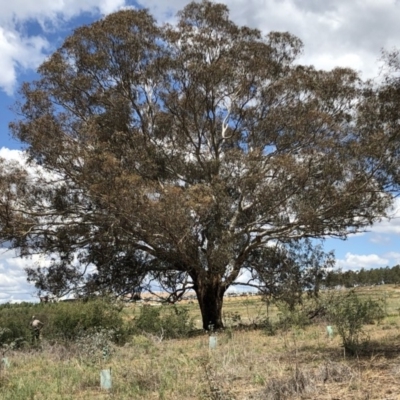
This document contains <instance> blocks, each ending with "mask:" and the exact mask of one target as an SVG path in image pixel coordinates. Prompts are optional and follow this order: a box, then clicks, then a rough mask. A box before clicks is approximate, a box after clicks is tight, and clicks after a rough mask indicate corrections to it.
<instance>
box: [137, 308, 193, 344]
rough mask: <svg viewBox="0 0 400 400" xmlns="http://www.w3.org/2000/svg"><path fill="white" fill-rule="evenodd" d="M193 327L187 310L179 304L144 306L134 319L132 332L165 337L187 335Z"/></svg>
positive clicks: (172, 337)
mask: <svg viewBox="0 0 400 400" xmlns="http://www.w3.org/2000/svg"><path fill="white" fill-rule="evenodd" d="M193 329H194V321H193V318H190V316H189V310H188V309H187V308H185V307H181V306H166V307H151V306H144V307H142V308H141V310H140V314H139V316H138V317H137V318H136V319H135V320H134V323H133V327H132V331H133V333H134V334H142V333H149V334H153V335H157V336H160V337H162V338H165V339H174V338H182V337H187V336H188V335H189V332H190V331H192V330H193Z"/></svg>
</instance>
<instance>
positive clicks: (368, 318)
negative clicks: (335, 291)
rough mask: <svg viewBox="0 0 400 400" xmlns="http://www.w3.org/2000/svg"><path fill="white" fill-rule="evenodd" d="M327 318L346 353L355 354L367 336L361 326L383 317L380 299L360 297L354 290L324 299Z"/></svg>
mask: <svg viewBox="0 0 400 400" xmlns="http://www.w3.org/2000/svg"><path fill="white" fill-rule="evenodd" d="M326 309H327V312H328V318H329V320H330V321H331V322H332V323H333V324H334V325H335V326H336V329H337V332H338V334H339V335H340V337H341V339H342V343H343V346H344V348H345V349H346V351H347V353H348V354H357V353H358V351H359V350H360V347H361V346H362V344H363V343H366V342H367V340H368V337H367V336H366V334H365V333H364V330H363V327H364V325H366V324H371V323H373V322H374V321H380V320H382V319H383V317H384V311H383V307H382V302H381V301H376V300H372V299H371V298H368V299H362V298H361V297H360V296H357V294H356V293H355V292H354V291H351V292H349V293H348V294H347V295H345V296H336V297H335V298H330V299H329V301H326Z"/></svg>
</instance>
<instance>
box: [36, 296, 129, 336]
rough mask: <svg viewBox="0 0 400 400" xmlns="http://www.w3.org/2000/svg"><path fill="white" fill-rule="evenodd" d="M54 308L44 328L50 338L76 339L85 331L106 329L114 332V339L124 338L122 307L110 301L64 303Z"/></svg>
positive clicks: (44, 332)
mask: <svg viewBox="0 0 400 400" xmlns="http://www.w3.org/2000/svg"><path fill="white" fill-rule="evenodd" d="M49 310H51V309H49ZM53 310H54V312H52V313H51V314H50V315H49V318H48V324H47V325H45V327H44V328H43V335H44V336H45V337H47V338H49V339H62V340H76V339H77V338H79V337H81V336H82V333H84V332H91V331H93V330H100V329H105V330H107V331H112V332H113V338H112V339H113V341H115V342H121V341H123V340H124V326H123V325H124V324H123V320H122V316H121V314H120V309H119V307H118V306H117V305H115V304H113V303H112V302H110V301H107V300H93V301H88V302H79V303H62V304H58V305H57V307H56V308H54V309H53ZM51 311H52V310H51Z"/></svg>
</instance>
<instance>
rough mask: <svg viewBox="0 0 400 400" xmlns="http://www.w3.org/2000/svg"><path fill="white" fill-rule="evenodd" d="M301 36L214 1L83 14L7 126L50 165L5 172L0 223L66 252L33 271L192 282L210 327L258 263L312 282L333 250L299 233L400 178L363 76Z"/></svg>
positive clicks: (34, 275) (43, 285)
mask: <svg viewBox="0 0 400 400" xmlns="http://www.w3.org/2000/svg"><path fill="white" fill-rule="evenodd" d="M301 50H302V43H301V41H300V40H299V39H298V38H296V37H294V36H293V35H291V34H289V33H277V32H273V33H270V34H269V35H267V36H263V35H262V34H261V32H260V31H258V30H255V29H251V28H249V27H245V26H243V27H241V26H237V25H235V24H234V23H233V22H232V21H231V20H230V19H229V13H228V9H227V8H226V6H224V5H222V4H215V3H213V2H210V1H202V2H200V3H196V2H193V3H190V4H189V5H188V6H187V7H185V8H184V9H183V10H182V11H181V12H180V13H179V14H178V22H177V24H176V25H173V26H170V25H163V26H161V25H158V24H157V23H156V22H155V21H154V19H153V18H152V16H151V15H149V13H148V12H147V11H145V10H123V11H120V12H117V13H115V14H111V15H109V16H107V17H106V18H104V19H102V20H100V21H98V22H95V23H94V24H92V25H89V26H83V27H81V28H79V29H77V30H76V31H75V32H74V33H73V35H72V36H70V37H69V38H68V39H67V40H66V41H65V42H64V44H63V45H62V47H61V48H60V49H58V50H57V51H56V52H55V53H54V54H53V55H51V57H49V58H48V60H47V61H45V62H44V63H43V64H42V65H41V67H40V68H39V71H38V72H39V79H38V80H37V81H34V82H31V83H25V84H24V85H23V86H22V88H21V102H20V103H19V104H18V105H17V111H18V114H19V118H18V119H17V120H16V121H15V122H14V123H12V124H11V130H12V133H13V135H14V137H16V138H18V139H19V140H21V141H22V142H23V143H24V145H25V146H26V151H27V152H28V154H29V156H30V159H31V160H32V162H33V163H35V164H38V165H39V166H40V168H41V170H42V174H41V175H40V176H37V177H32V176H31V177H29V176H28V175H26V174H24V173H23V172H19V173H16V172H15V170H14V172H12V171H11V172H10V171H9V170H8V172H7V173H6V172H5V170H6V168H5V169H4V171H3V175H4V176H6V178H7V179H4V180H3V181H2V183H1V185H2V186H3V188H2V189H3V197H2V200H1V202H0V224H1V225H0V229H1V230H2V232H3V237H4V238H5V239H6V240H7V241H8V242H7V243H8V245H9V246H14V247H16V248H19V249H21V252H22V254H30V253H33V252H44V253H46V254H49V255H54V259H53V263H52V265H51V266H50V267H47V268H41V269H35V268H30V269H28V277H29V279H31V280H33V281H35V282H36V285H37V287H38V288H39V289H40V290H47V291H50V292H56V293H61V292H62V291H63V290H65V289H66V288H78V289H77V290H87V291H96V290H101V289H109V290H111V291H113V292H121V291H134V289H135V288H136V287H138V286H140V285H144V283H145V282H147V283H149V282H150V281H151V280H152V279H155V280H157V281H158V282H159V283H160V284H161V285H162V286H163V287H166V288H169V289H171V290H172V292H173V294H174V296H175V299H177V298H179V296H181V295H182V293H183V292H184V291H185V290H187V289H189V288H192V289H193V290H194V291H195V293H196V295H197V299H198V302H199V306H200V309H201V313H202V318H203V325H204V328H206V329H207V327H208V325H209V324H210V323H211V324H213V325H214V326H215V328H219V327H222V325H223V323H222V318H221V308H222V302H223V295H224V293H225V291H226V290H227V289H228V288H229V287H230V286H231V285H233V284H235V282H236V281H237V279H238V277H239V276H240V274H242V273H243V272H244V271H245V270H247V271H249V273H248V275H247V276H248V277H249V279H252V278H254V280H253V281H251V284H256V283H259V284H260V285H261V286H263V287H264V288H265V287H267V289H268V290H269V291H270V292H272V293H274V292H278V291H279V289H280V288H282V287H283V286H285V284H286V283H288V282H295V285H294V286H292V285H291V284H290V285H288V286H286V288H289V290H291V289H290V288H293V287H295V288H296V289H295V290H301V288H304V286H305V285H307V284H309V285H310V286H311V287H313V288H316V279H318V276H319V273H320V267H321V265H323V264H324V263H325V262H329V261H330V259H329V257H328V258H326V257H324V256H323V255H321V253H320V252H319V251H317V252H313V251H310V252H308V251H306V252H305V251H304V248H303V250H301V244H302V243H305V245H306V249H307V248H308V247H307V246H308V245H310V243H311V242H303V240H304V239H310V238H311V239H312V238H323V237H328V236H335V237H340V238H346V237H347V236H348V235H349V234H350V233H354V232H358V231H362V230H364V229H365V228H366V227H368V226H369V225H370V224H372V223H373V222H374V221H377V220H378V219H379V218H381V217H382V216H383V215H385V210H386V209H387V207H388V205H389V204H390V202H391V200H392V194H391V193H390V191H389V190H388V189H391V190H393V189H396V187H395V183H394V182H393V180H392V176H391V171H390V170H389V169H387V168H386V164H385V163H384V162H383V160H384V157H385V141H389V138H387V137H386V136H385V133H384V131H382V132H379V135H378V134H377V132H376V130H375V129H374V126H373V124H372V125H371V126H369V125H368V124H365V123H364V122H365V118H364V117H360V115H359V107H360V105H361V104H363V107H364V109H365V107H367V104H368V96H365V91H364V86H363V83H362V82H361V81H360V79H359V77H358V76H357V73H356V72H354V71H352V70H350V69H344V68H336V69H334V70H332V71H319V70H316V69H314V68H313V67H312V66H304V65H300V64H299V63H297V62H296V57H297V56H298V55H299V54H300V53H301ZM359 123H360V126H361V128H360V129H359V128H358V124H359ZM392 148H393V146H392V147H391V149H392ZM391 151H392V150H391ZM393 154H394V152H393ZM12 177H14V178H15V179H14V181H13V178H12ZM16 191H18V193H19V194H18V196H17V195H16ZM298 261H300V262H301V263H299V262H298ZM88 265H95V266H96V271H95V272H94V273H93V274H91V275H89V276H88V274H85V273H84V272H85V268H84V267H85V266H88ZM293 290H294V289H293Z"/></svg>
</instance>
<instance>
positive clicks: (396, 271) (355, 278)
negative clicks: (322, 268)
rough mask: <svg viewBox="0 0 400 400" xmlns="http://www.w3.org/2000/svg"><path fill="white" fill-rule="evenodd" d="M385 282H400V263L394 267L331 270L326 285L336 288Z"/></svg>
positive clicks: (396, 283) (382, 283)
mask: <svg viewBox="0 0 400 400" xmlns="http://www.w3.org/2000/svg"><path fill="white" fill-rule="evenodd" d="M384 284H395V285H398V284H400V265H395V266H394V267H392V268H390V267H385V268H376V269H369V270H366V269H364V268H362V269H360V270H359V271H345V272H343V271H341V270H335V271H330V272H328V274H327V275H326V278H325V286H326V287H327V288H334V287H336V286H345V287H348V288H350V287H355V286H370V285H384Z"/></svg>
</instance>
